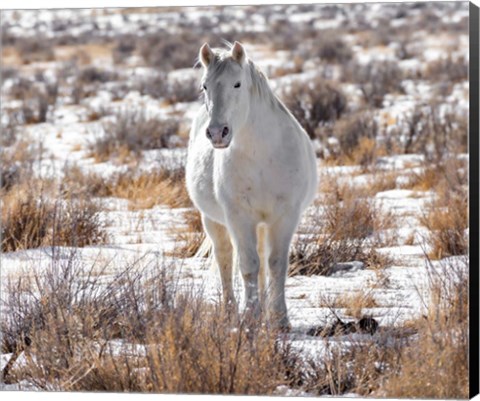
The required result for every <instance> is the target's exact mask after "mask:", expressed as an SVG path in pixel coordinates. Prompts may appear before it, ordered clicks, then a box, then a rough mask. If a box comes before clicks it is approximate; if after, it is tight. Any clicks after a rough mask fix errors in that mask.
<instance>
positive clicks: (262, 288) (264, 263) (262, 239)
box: [257, 224, 268, 303]
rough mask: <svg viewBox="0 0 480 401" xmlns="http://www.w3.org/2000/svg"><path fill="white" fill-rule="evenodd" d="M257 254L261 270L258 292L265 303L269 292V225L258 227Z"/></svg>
mask: <svg viewBox="0 0 480 401" xmlns="http://www.w3.org/2000/svg"><path fill="white" fill-rule="evenodd" d="M257 252H258V258H259V259H260V269H259V272H258V292H259V294H260V299H261V300H262V303H263V301H265V296H266V291H267V268H268V260H267V258H268V250H267V225H266V224H259V225H258V226H257Z"/></svg>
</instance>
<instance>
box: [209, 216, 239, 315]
mask: <svg viewBox="0 0 480 401" xmlns="http://www.w3.org/2000/svg"><path fill="white" fill-rule="evenodd" d="M202 221H203V226H204V228H205V231H206V232H207V234H208V236H209V237H210V239H211V240H212V242H213V253H214V255H215V261H216V262H217V265H218V268H219V269H220V277H221V279H222V288H223V298H224V301H225V303H226V304H227V305H231V306H233V307H235V297H234V294H233V283H232V244H231V242H230V236H229V235H228V231H227V229H226V227H225V226H223V225H221V224H218V223H216V222H214V221H213V220H210V219H209V218H208V217H206V216H205V215H203V216H202Z"/></svg>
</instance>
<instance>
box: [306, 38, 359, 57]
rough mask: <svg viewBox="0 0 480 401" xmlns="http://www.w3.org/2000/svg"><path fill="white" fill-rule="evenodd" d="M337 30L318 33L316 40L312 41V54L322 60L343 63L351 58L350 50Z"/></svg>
mask: <svg viewBox="0 0 480 401" xmlns="http://www.w3.org/2000/svg"><path fill="white" fill-rule="evenodd" d="M341 35H342V34H341V33H340V32H337V31H333V32H329V31H325V32H322V33H321V34H320V35H319V38H318V40H315V41H313V43H312V53H313V55H318V57H320V58H321V59H322V60H325V61H327V62H330V63H345V62H347V61H348V60H350V59H351V58H352V54H353V53H352V50H351V48H350V47H349V46H348V45H347V44H346V43H345V41H344V40H342V39H341Z"/></svg>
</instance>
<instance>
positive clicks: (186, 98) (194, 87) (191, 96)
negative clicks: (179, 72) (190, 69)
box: [167, 78, 200, 104]
mask: <svg viewBox="0 0 480 401" xmlns="http://www.w3.org/2000/svg"><path fill="white" fill-rule="evenodd" d="M199 98H200V90H199V86H198V82H197V79H195V78H188V79H185V80H181V81H178V80H177V81H174V82H173V83H171V84H170V87H169V93H168V96H167V101H168V102H169V103H171V104H175V103H179V102H194V101H197V100H199Z"/></svg>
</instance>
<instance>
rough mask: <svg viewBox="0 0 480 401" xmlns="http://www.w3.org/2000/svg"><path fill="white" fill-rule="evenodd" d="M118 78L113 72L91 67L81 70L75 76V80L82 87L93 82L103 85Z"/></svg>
mask: <svg viewBox="0 0 480 401" xmlns="http://www.w3.org/2000/svg"><path fill="white" fill-rule="evenodd" d="M118 78H119V76H118V73H116V72H115V71H111V70H106V69H103V68H98V67H93V66H89V67H85V68H82V69H81V70H80V71H79V72H78V75H77V80H78V81H79V82H80V83H81V84H82V85H88V84H92V83H95V82H99V83H105V82H109V81H116V80H118Z"/></svg>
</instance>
